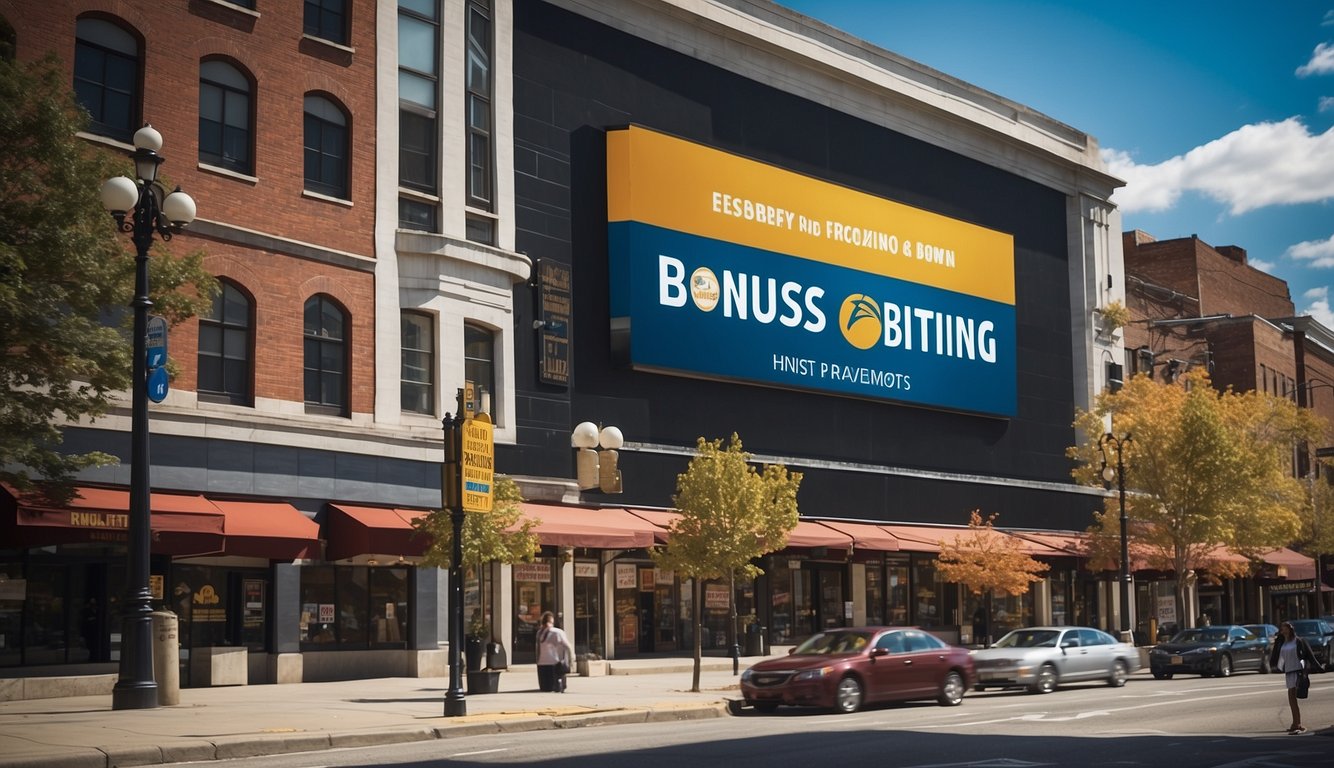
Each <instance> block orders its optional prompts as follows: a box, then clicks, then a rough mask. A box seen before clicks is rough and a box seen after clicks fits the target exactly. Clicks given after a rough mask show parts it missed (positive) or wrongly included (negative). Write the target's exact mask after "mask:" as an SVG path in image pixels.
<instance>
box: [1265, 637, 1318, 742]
mask: <svg viewBox="0 0 1334 768" xmlns="http://www.w3.org/2000/svg"><path fill="white" fill-rule="evenodd" d="M1269 666H1270V668H1271V669H1275V670H1278V671H1280V672H1282V673H1283V681H1284V683H1285V684H1286V685H1287V687H1288V708H1289V709H1291V710H1292V725H1290V726H1288V733H1290V734H1298V733H1305V732H1306V728H1305V727H1303V726H1302V709H1301V706H1300V705H1298V703H1297V685H1298V683H1300V682H1301V681H1302V679H1303V678H1304V677H1305V676H1306V675H1308V674H1310V673H1311V672H1323V671H1324V669H1322V668H1321V666H1320V662H1319V661H1317V660H1316V658H1315V654H1314V653H1312V652H1311V646H1310V645H1308V644H1307V642H1306V641H1305V640H1303V639H1301V637H1299V636H1298V635H1297V630H1295V629H1293V627H1292V622H1290V621H1285V622H1283V623H1282V624H1280V625H1279V626H1278V634H1277V635H1274V645H1273V647H1272V648H1270V650H1269Z"/></svg>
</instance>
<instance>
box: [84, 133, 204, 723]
mask: <svg viewBox="0 0 1334 768" xmlns="http://www.w3.org/2000/svg"><path fill="white" fill-rule="evenodd" d="M161 148H162V134H160V133H158V132H157V131H156V130H154V129H153V127H152V126H151V125H145V126H144V127H143V128H140V129H139V130H138V131H137V132H136V133H135V134H134V155H133V157H134V169H135V176H137V177H138V181H134V180H131V179H127V178H125V177H124V176H116V177H115V178H112V179H108V180H107V181H106V182H105V183H104V184H103V185H102V204H103V205H104V206H106V208H107V210H109V211H111V215H112V216H115V217H116V225H117V227H118V228H119V229H120V230H121V231H123V232H129V233H131V239H132V240H133V241H134V247H135V270H134V299H133V300H132V301H131V302H130V306H131V307H133V308H134V337H133V339H132V341H133V344H134V362H133V368H132V369H131V378H130V393H131V402H132V410H131V427H130V528H129V537H130V540H129V568H128V571H127V573H126V579H125V583H126V586H125V606H124V618H123V622H122V628H121V647H120V674H119V676H118V679H117V680H116V686H115V688H114V689H112V692H111V706H112V709H150V708H153V707H156V706H157V703H158V702H157V682H156V681H155V680H154V679H153V606H152V599H153V596H152V592H151V591H150V588H149V584H148V578H149V563H148V558H149V544H150V535H151V534H150V520H149V515H150V514H151V512H150V509H149V503H148V502H149V488H150V485H149V479H148V359H147V356H148V343H147V335H148V308H149V307H151V306H153V302H151V301H149V300H148V250H149V248H151V247H152V245H153V233H154V232H156V233H157V234H158V235H159V236H160V237H161V238H162V239H163V240H170V239H171V236H172V232H173V230H174V229H178V228H179V227H183V226H185V225H186V224H189V223H190V222H192V221H194V218H195V201H194V200H191V199H190V196H189V195H187V194H185V193H184V192H182V191H181V190H180V189H179V188H177V190H176V191H175V192H172V193H170V194H168V193H167V191H166V189H165V188H164V187H163V186H162V184H161V183H159V182H158V180H157V170H158V166H160V165H162V161H163V158H162V156H161V155H159V154H158V150H159V149H161ZM130 211H133V218H132V219H127V217H126V214H127V213H129V212H130Z"/></svg>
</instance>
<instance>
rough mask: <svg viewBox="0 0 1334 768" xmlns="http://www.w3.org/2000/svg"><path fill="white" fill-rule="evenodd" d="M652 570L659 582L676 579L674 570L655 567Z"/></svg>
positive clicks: (663, 582)
mask: <svg viewBox="0 0 1334 768" xmlns="http://www.w3.org/2000/svg"><path fill="white" fill-rule="evenodd" d="M653 572H654V573H656V574H658V583H659V584H671V583H672V582H673V581H675V580H676V571H672V570H668V569H666V568H655V569H654V571H653Z"/></svg>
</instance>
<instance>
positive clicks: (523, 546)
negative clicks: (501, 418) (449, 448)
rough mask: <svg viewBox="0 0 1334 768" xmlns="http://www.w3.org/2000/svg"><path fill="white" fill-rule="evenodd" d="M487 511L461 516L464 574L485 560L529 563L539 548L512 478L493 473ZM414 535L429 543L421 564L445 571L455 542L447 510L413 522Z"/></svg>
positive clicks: (479, 567) (478, 630)
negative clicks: (423, 538) (492, 483)
mask: <svg viewBox="0 0 1334 768" xmlns="http://www.w3.org/2000/svg"><path fill="white" fill-rule="evenodd" d="M493 494H494V495H493V496H492V501H491V511H490V512H469V513H467V514H465V515H464V516H463V541H462V543H461V551H462V553H463V562H462V563H461V565H462V566H463V569H464V572H465V574H468V573H471V574H477V573H480V572H481V570H482V568H483V567H484V566H486V565H487V564H488V563H492V562H496V563H524V562H532V560H533V558H534V557H535V556H536V555H537V552H538V550H539V549H540V546H541V545H540V544H539V542H538V540H537V534H536V533H533V528H534V527H535V526H536V525H537V524H538V523H539V522H540V521H539V520H536V519H533V518H525V517H524V516H523V508H522V506H521V504H522V502H523V494H522V493H521V492H520V490H519V486H518V484H517V483H515V482H514V479H513V478H511V477H508V476H505V475H496V478H495V486H494V489H493ZM412 526H413V528H415V529H416V531H415V533H414V535H417V536H425V537H427V538H428V539H429V541H430V544H429V545H428V546H427V548H426V553H425V554H424V555H423V556H422V564H423V565H427V566H432V567H435V568H443V569H446V570H448V569H449V567H450V566H451V564H452V563H451V562H450V556H451V555H450V553H451V550H452V549H453V543H454V524H453V521H452V520H451V519H450V512H449V510H447V509H435V510H431V512H430V513H428V514H426V515H423V516H421V517H418V518H416V519H415V520H413V521H412ZM468 631H469V633H470V634H475V635H478V636H482V635H484V634H488V633H487V632H486V630H485V629H484V628H483V627H481V626H473V627H470V628H469V630H468Z"/></svg>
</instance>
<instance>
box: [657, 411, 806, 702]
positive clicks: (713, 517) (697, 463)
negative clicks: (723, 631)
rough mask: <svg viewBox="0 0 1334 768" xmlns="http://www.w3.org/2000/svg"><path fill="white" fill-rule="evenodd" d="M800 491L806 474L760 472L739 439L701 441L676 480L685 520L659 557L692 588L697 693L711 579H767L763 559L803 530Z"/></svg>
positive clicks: (774, 468)
mask: <svg viewBox="0 0 1334 768" xmlns="http://www.w3.org/2000/svg"><path fill="white" fill-rule="evenodd" d="M800 486H801V473H799V472H788V470H787V468H786V467H784V466H783V465H781V464H767V465H765V466H764V468H763V470H759V469H756V468H755V466H754V465H753V464H751V463H750V454H749V453H746V452H745V451H744V450H743V449H742V446H741V438H740V437H738V436H737V435H736V434H735V433H733V434H732V438H731V440H730V441H729V442H728V444H727V446H726V447H725V448H724V447H723V444H722V440H721V439H719V440H705V439H704V438H703V437H701V438H699V439H698V441H697V442H696V445H695V456H694V458H692V459H691V460H690V464H689V465H688V466H687V467H686V471H685V472H683V473H682V474H680V475H677V476H676V495H675V496H674V497H673V504H675V506H676V509H677V511H678V512H679V513H680V516H679V517H678V518H677V519H675V520H674V521H673V522H672V525H671V529H670V535H669V536H668V540H667V545H666V546H665V547H664V548H661V549H658V550H655V551H654V553H653V557H654V561H655V562H656V563H657V565H658V567H660V568H665V569H668V570H671V571H674V572H675V573H676V574H677V575H679V576H681V577H682V578H686V579H690V580H691V582H692V589H693V590H694V600H693V601H692V604H693V605H694V617H693V619H692V621H693V622H694V625H695V631H694V636H695V671H694V678H693V683H692V684H691V689H690V690H692V691H699V675H700V656H701V643H700V635H701V633H702V632H703V605H702V600H701V592H702V583H703V581H704V580H705V579H721V578H727V579H729V580H731V579H735V578H736V577H742V578H754V577H755V576H758V575H759V574H761V573H763V571H762V570H761V569H760V567H759V566H757V565H756V564H755V561H756V560H757V559H759V558H760V557H762V556H763V555H766V554H768V553H770V552H775V551H777V550H780V549H782V548H783V547H785V546H787V539H788V536H789V535H790V534H791V533H792V529H794V528H796V527H797V521H798V512H797V489H798V488H799V487H800ZM732 599H733V600H735V599H736V595H735V591H734V592H733V595H732Z"/></svg>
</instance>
